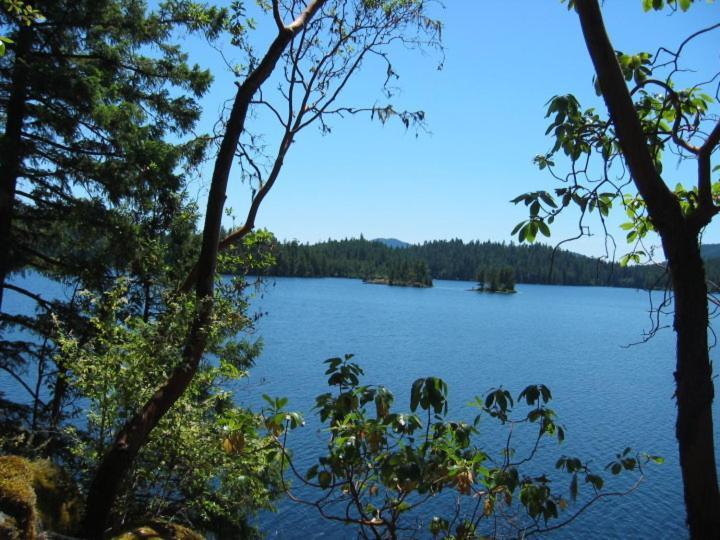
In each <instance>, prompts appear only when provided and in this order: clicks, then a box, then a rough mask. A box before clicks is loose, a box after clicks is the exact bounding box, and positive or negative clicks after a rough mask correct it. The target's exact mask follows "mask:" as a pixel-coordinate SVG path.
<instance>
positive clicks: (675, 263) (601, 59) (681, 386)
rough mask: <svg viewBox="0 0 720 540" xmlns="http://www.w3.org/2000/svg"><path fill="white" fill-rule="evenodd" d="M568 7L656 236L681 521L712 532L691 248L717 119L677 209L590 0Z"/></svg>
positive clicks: (704, 366) (715, 495)
mask: <svg viewBox="0 0 720 540" xmlns="http://www.w3.org/2000/svg"><path fill="white" fill-rule="evenodd" d="M576 7H577V12H578V14H579V16H580V22H581V25H582V30H583V34H584V37H585V42H586V44H587V48H588V51H589V52H590V56H591V58H592V61H593V64H594V67H595V72H596V74H597V79H598V82H599V83H600V88H601V89H602V94H603V98H604V100H605V103H606V105H607V108H608V111H609V113H610V118H611V120H612V122H613V125H614V126H615V130H616V133H617V136H618V138H619V141H620V146H621V147H622V151H623V155H624V157H625V161H626V163H627V165H628V169H629V170H630V173H631V175H632V179H633V182H634V183H635V186H636V187H637V189H638V192H639V193H640V195H641V196H642V197H643V199H644V200H645V204H646V206H647V211H648V215H649V217H650V219H651V221H652V223H653V225H654V227H655V229H656V230H657V231H658V233H659V234H660V237H661V239H662V244H663V250H664V252H665V257H666V258H667V260H668V264H669V268H670V273H671V276H672V285H673V292H674V295H673V297H674V308H675V320H674V329H675V332H676V334H677V367H676V371H675V381H676V393H675V395H676V399H677V407H678V416H677V424H676V436H677V440H678V446H679V451H680V467H681V469H682V478H683V485H684V496H685V506H686V510H687V524H688V527H689V529H690V535H691V537H692V538H720V493H719V492H718V483H717V469H716V464H715V449H714V442H713V419H712V401H713V395H714V390H713V382H712V367H711V364H710V358H709V354H708V342H707V337H708V336H707V326H708V300H707V286H706V284H705V269H704V266H703V261H702V258H701V257H700V246H699V235H700V231H701V230H702V229H703V228H704V227H705V226H706V225H707V224H708V223H710V221H711V220H712V218H713V216H714V215H715V214H716V213H717V211H718V209H717V208H716V207H715V205H714V203H713V200H712V196H711V189H710V186H711V181H710V154H711V153H712V151H713V149H714V148H715V147H716V146H717V144H718V140H719V139H720V124H719V125H717V126H716V127H715V129H714V130H713V132H712V133H711V134H710V135H709V136H708V138H707V140H706V141H705V143H704V144H703V146H701V147H700V148H697V149H694V150H695V151H694V153H695V154H696V155H697V157H698V184H697V187H698V204H697V206H696V208H695V209H694V210H692V211H691V212H689V213H688V214H683V212H682V209H681V207H680V203H679V201H678V200H677V198H676V197H675V196H674V195H673V194H672V193H671V191H670V190H669V189H668V187H667V185H666V184H665V182H664V181H663V179H662V178H661V176H660V174H659V172H658V171H657V169H656V167H655V165H654V161H653V159H652V156H651V154H650V151H649V149H648V146H647V139H646V136H645V134H644V133H643V129H642V125H641V123H640V119H639V118H638V115H637V112H636V110H635V107H634V105H633V101H632V98H631V96H630V93H629V91H628V88H627V85H626V83H625V80H624V78H623V75H622V71H621V69H620V66H619V64H618V61H617V57H616V54H615V50H614V48H613V46H612V44H611V42H610V40H609V38H608V36H607V33H606V31H605V27H604V23H603V19H602V14H601V11H600V7H599V5H598V2H597V0H578V1H577V2H576Z"/></svg>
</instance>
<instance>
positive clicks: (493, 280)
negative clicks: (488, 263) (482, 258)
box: [470, 266, 517, 294]
mask: <svg viewBox="0 0 720 540" xmlns="http://www.w3.org/2000/svg"><path fill="white" fill-rule="evenodd" d="M476 279H477V282H478V284H477V286H476V287H473V288H472V289H470V290H471V291H474V292H488V293H501V294H513V293H516V292H517V291H516V290H515V270H514V269H513V268H512V267H511V266H503V267H502V268H497V267H489V268H485V267H481V268H479V269H478V272H477V277H476Z"/></svg>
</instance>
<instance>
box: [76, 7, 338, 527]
mask: <svg viewBox="0 0 720 540" xmlns="http://www.w3.org/2000/svg"><path fill="white" fill-rule="evenodd" d="M325 1H326V0H313V1H311V2H310V3H309V4H308V5H307V7H306V8H305V10H304V11H303V12H302V13H301V14H300V15H299V16H298V18H297V19H296V20H295V21H293V22H292V23H291V24H289V25H284V24H283V23H282V21H281V19H280V17H279V11H278V3H277V1H274V2H273V14H274V15H275V21H276V23H277V26H278V35H277V37H276V38H275V40H274V41H273V42H272V44H271V45H270V47H269V48H268V50H267V52H266V53H265V56H264V57H263V59H262V61H261V62H260V63H259V64H258V66H257V67H256V68H255V69H254V70H253V71H252V72H251V73H250V74H249V75H248V77H247V78H246V79H245V81H244V82H243V83H242V84H240V85H239V87H238V91H237V93H236V95H235V100H234V103H233V107H232V110H231V112H230V116H229V118H228V121H227V124H226V126H225V134H224V136H223V139H222V143H221V145H220V149H219V151H218V155H217V158H216V160H215V167H214V170H213V175H212V180H211V185H210V193H209V196H208V202H207V209H206V213H205V223H204V227H203V235H202V247H201V251H200V256H199V258H198V262H197V264H196V265H195V268H194V271H193V278H194V279H191V280H187V281H186V285H185V286H186V287H187V290H190V289H191V288H192V287H193V286H194V288H195V296H196V300H197V308H196V314H195V317H194V320H193V323H192V325H191V327H190V330H189V333H188V337H187V339H186V342H185V346H184V349H183V353H182V362H181V364H180V365H179V366H178V367H177V368H176V369H175V370H174V371H173V372H172V373H171V375H170V376H169V377H168V379H167V380H166V381H165V382H164V383H163V384H162V385H161V386H160V387H159V388H158V389H157V390H156V391H155V393H154V394H153V396H152V397H151V398H150V400H149V401H148V402H147V403H145V405H144V406H143V407H142V408H141V409H140V411H139V412H138V413H137V414H136V415H135V416H134V417H133V418H131V419H130V420H129V421H128V423H127V424H126V425H125V426H124V427H123V429H121V430H120V432H119V433H118V435H117V437H116V439H115V441H114V443H113V445H112V446H111V447H110V449H109V451H108V452H107V453H106V454H105V456H104V457H103V459H102V461H101V462H100V465H99V467H98V469H97V471H96V473H95V476H94V478H93V481H92V483H91V485H90V489H89V491H88V495H87V503H86V511H85V520H84V523H83V529H82V534H83V536H84V537H86V538H102V536H103V535H104V533H105V532H106V527H107V523H108V520H109V516H110V513H111V511H112V507H113V504H114V502H115V499H116V497H117V495H118V491H119V489H120V486H121V484H122V482H123V480H124V479H125V477H126V475H127V473H128V471H129V470H130V468H131V467H132V464H133V461H134V460H135V457H136V456H137V454H138V452H139V451H140V449H141V448H142V447H143V445H144V444H145V443H146V442H147V440H148V437H149V435H150V432H151V431H152V430H153V428H154V427H155V426H157V424H158V423H159V422H160V420H161V419H162V418H163V416H164V415H165V413H167V411H168V410H169V409H170V408H171V407H172V406H173V404H174V403H175V402H176V401H177V400H178V399H179V398H180V396H182V394H183V393H184V392H185V390H186V389H187V387H188V386H189V385H190V383H191V382H192V380H193V377H194V376H195V373H196V372H197V369H198V366H199V363H200V359H201V358H202V355H203V353H204V352H205V346H206V343H207V336H206V331H207V326H208V324H209V323H210V320H211V317H212V311H213V295H214V282H215V271H216V267H217V256H218V246H219V243H220V229H221V222H222V215H223V207H224V204H225V197H226V190H227V184H228V178H229V176H230V170H231V168H232V164H233V159H234V155H235V151H236V149H237V146H238V142H239V140H240V136H241V134H242V133H243V131H244V128H245V119H246V116H247V112H248V108H249V106H250V103H251V101H252V99H253V97H254V96H255V94H256V93H257V91H258V90H259V89H260V87H261V86H262V84H263V83H264V82H265V81H266V80H267V79H268V77H269V76H270V75H271V74H272V72H273V70H274V69H275V65H276V64H277V62H278V60H279V59H280V57H281V56H282V54H283V52H284V51H285V49H286V48H287V47H288V45H289V44H290V42H291V41H292V40H293V38H294V37H295V36H296V35H297V33H298V32H299V31H300V30H302V29H303V27H304V26H305V25H306V24H307V23H308V21H310V19H311V18H312V17H313V16H314V15H315V13H316V12H317V11H318V10H319V9H320V7H321V6H322V5H323V4H324V3H325ZM247 232H249V229H248V231H247Z"/></svg>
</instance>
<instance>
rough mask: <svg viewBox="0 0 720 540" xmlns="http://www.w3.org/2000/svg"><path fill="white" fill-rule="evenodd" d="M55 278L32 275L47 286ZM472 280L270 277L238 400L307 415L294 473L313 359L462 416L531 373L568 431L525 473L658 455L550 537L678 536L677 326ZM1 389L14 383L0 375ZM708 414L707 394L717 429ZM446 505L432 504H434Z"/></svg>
mask: <svg viewBox="0 0 720 540" xmlns="http://www.w3.org/2000/svg"><path fill="white" fill-rule="evenodd" d="M24 279H33V278H32V276H30V277H28V278H24ZM34 285H35V286H36V285H37V284H34ZM53 285H54V284H48V283H45V284H43V285H42V286H43V287H47V291H46V292H47V293H52V292H53V290H55V289H57V287H55V289H53ZM471 286H473V283H469V282H453V281H437V280H436V281H435V287H433V288H431V289H413V288H402V287H388V286H381V285H365V284H363V283H361V282H360V281H358V280H350V279H302V278H277V279H274V280H270V281H268V282H267V283H266V285H264V286H263V288H262V289H261V291H262V294H259V295H258V296H257V297H256V298H255V299H254V300H253V306H254V309H255V310H258V311H261V312H263V313H264V315H263V316H262V317H261V318H260V320H259V321H258V323H257V330H256V334H257V336H260V337H262V338H263V339H264V342H265V348H264V351H263V354H262V355H261V357H260V358H259V360H258V363H257V366H256V367H255V368H253V369H252V370H251V372H250V376H249V378H248V379H246V380H244V381H242V382H241V383H240V384H239V385H238V387H237V389H236V390H237V401H238V402H240V403H243V404H246V405H251V406H253V407H260V406H262V404H263V403H262V400H261V399H260V396H261V394H263V393H266V394H270V395H272V396H287V397H288V398H290V403H289V405H288V409H290V410H296V411H300V412H302V413H303V414H304V415H305V417H306V420H307V425H306V426H305V427H303V428H300V429H298V430H296V431H294V432H293V433H292V435H291V438H290V443H289V446H290V447H291V448H292V449H293V451H294V452H295V455H296V462H297V464H298V467H299V468H300V469H301V470H302V471H304V470H306V469H307V467H309V466H310V465H311V464H312V463H314V460H315V459H316V457H317V456H318V455H319V453H320V452H321V451H322V448H323V444H324V442H323V441H324V439H325V434H324V433H322V432H320V431H319V429H318V428H319V424H318V422H317V420H316V419H315V417H314V416H313V413H312V407H313V405H314V398H315V396H316V395H318V394H320V393H322V392H325V391H327V386H326V376H324V371H325V366H324V365H323V364H322V362H323V360H325V359H327V358H329V357H333V356H340V355H343V354H345V353H354V354H355V355H356V356H355V360H357V361H358V362H359V363H360V364H361V365H362V366H363V368H364V369H365V381H364V382H365V383H367V384H379V383H381V384H384V385H386V386H388V387H389V388H390V389H391V390H392V391H393V392H394V393H395V396H396V402H395V407H394V409H395V410H401V411H403V410H404V411H407V410H409V388H410V385H411V384H412V382H413V381H414V380H415V379H416V378H418V377H426V376H429V375H435V376H439V377H442V378H443V379H445V381H446V382H447V383H448V385H449V399H450V416H451V417H455V418H458V419H463V420H469V419H471V418H472V417H473V416H474V414H473V413H472V411H471V410H470V409H469V407H468V406H467V402H468V401H470V400H471V399H473V398H474V396H476V395H481V394H483V393H485V392H486V391H487V390H488V389H490V388H492V387H497V386H499V385H503V386H504V387H505V388H507V389H509V390H511V392H512V393H513V394H514V395H516V394H517V393H518V392H519V391H520V390H522V388H524V387H525V386H527V385H529V384H536V383H543V384H545V385H547V386H549V387H550V388H551V390H552V392H553V396H554V400H553V403H552V406H553V408H554V409H555V410H556V411H557V413H558V415H559V417H560V421H561V423H562V424H564V426H565V427H566V428H567V439H566V442H565V443H563V444H562V445H560V446H558V444H557V443H556V442H554V441H548V442H546V443H545V444H544V445H543V448H542V453H541V454H540V455H539V457H538V459H537V460H535V461H534V463H533V466H534V467H536V469H537V472H542V471H551V470H552V468H553V464H554V462H555V460H556V459H557V457H559V456H560V455H561V454H566V455H577V456H579V457H583V458H592V459H593V464H594V465H595V467H596V468H597V469H600V470H602V468H603V466H604V465H605V464H606V463H607V462H609V461H610V460H611V459H612V458H613V457H614V454H615V453H616V452H619V451H621V450H622V449H623V448H625V447H626V446H631V447H632V448H634V449H636V450H641V451H647V452H649V453H652V454H659V455H661V456H663V457H665V459H666V461H665V463H664V464H662V465H649V466H648V467H647V470H646V472H647V475H646V480H645V482H644V483H643V484H642V485H641V486H640V488H639V490H638V491H636V492H635V493H633V494H631V495H629V496H627V497H623V498H615V499H609V500H607V501H603V502H600V503H598V504H597V505H596V506H594V507H593V508H592V509H591V510H590V511H588V512H587V513H584V514H583V515H581V516H580V517H579V518H578V519H577V520H575V521H574V522H573V523H572V524H571V525H569V526H568V527H566V528H564V529H561V530H559V531H557V532H555V533H553V534H552V535H549V537H551V538H578V539H580V538H583V539H585V538H598V539H599V538H673V539H675V538H685V537H687V533H686V531H685V527H684V524H683V522H684V508H683V502H682V485H681V480H680V470H679V466H678V460H677V445H676V441H675V436H674V423H675V403H674V401H673V399H672V395H673V390H674V381H673V377H672V372H673V369H674V363H675V359H674V350H675V341H674V337H675V336H674V334H673V332H672V331H671V330H669V329H666V330H663V331H661V332H660V333H658V335H656V336H655V337H654V338H653V339H652V340H650V341H649V342H647V343H644V344H641V345H637V346H633V347H629V348H627V347H626V346H627V345H628V344H631V343H634V342H637V341H640V340H641V339H642V337H643V330H647V329H648V328H649V325H650V320H649V318H648V309H649V307H650V304H649V297H648V294H647V293H646V292H641V291H635V290H630V289H613V288H601V287H561V286H542V285H519V286H518V293H517V294H514V295H500V294H496V295H493V294H479V293H473V292H469V291H468V289H469V288H470V287H471ZM58 290H59V289H58ZM7 302H8V303H7V304H6V306H7V307H8V309H9V310H11V311H26V310H27V306H24V305H22V302H21V300H20V298H19V297H18V296H17V295H13V294H12V293H9V294H8V297H7ZM666 322H669V321H666ZM711 354H713V356H714V350H713V351H712V352H711ZM0 390H4V391H7V392H8V393H9V394H10V395H12V394H13V393H14V392H15V391H16V389H13V388H12V384H11V383H10V382H9V381H8V379H7V377H3V376H0ZM717 412H718V404H717V400H716V403H715V419H716V424H715V425H716V433H715V436H716V440H718V434H719V430H718V429H717V425H718V414H717ZM494 433H496V432H494V431H493V430H492V429H487V430H486V429H485V428H481V435H480V437H479V439H478V443H479V445H481V446H483V448H486V449H487V450H493V451H495V450H499V448H500V447H501V444H499V443H498V441H497V437H496V436H494ZM607 476H609V475H606V477H607ZM561 485H562V486H563V488H564V487H565V486H567V482H566V481H565V482H564V483H563V484H561ZM613 485H614V484H613V483H612V482H609V483H608V485H607V488H608V489H612V487H613ZM619 485H620V486H622V485H625V484H623V483H622V482H620V483H619ZM443 504H445V506H443ZM446 508H447V506H446V503H443V502H442V501H440V502H438V503H437V504H435V505H434V506H433V508H432V511H433V512H434V511H436V510H437V511H442V510H444V509H446ZM428 517H431V516H430V515H429V514H428ZM258 522H259V525H261V527H262V528H263V530H264V531H265V533H266V535H267V536H268V537H269V538H283V539H300V538H302V539H307V538H352V537H354V534H353V532H354V531H353V530H352V529H351V528H344V527H342V526H341V525H337V524H333V523H330V522H326V521H323V520H322V519H321V518H320V517H319V516H318V515H317V513H316V511H315V510H314V509H308V508H306V507H302V506H299V505H297V504H295V503H292V502H290V501H287V500H286V501H282V502H281V503H280V504H279V512H278V513H266V514H263V515H262V516H260V517H259V521H258Z"/></svg>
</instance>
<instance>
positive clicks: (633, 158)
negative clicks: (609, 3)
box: [576, 0, 683, 230]
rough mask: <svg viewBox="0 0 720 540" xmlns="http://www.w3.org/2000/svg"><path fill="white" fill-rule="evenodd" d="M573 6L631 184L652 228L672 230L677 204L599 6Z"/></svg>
mask: <svg viewBox="0 0 720 540" xmlns="http://www.w3.org/2000/svg"><path fill="white" fill-rule="evenodd" d="M576 7H577V12H578V15H579V17H580V24H581V26H582V31H583V35H584V37H585V43H586V45H587V48H588V52H589V53H590V57H591V58H592V62H593V65H594V67H595V72H596V74H597V78H598V82H599V83H600V88H601V90H602V94H603V99H604V100H605V104H606V105H607V108H608V112H609V113H610V118H611V119H612V122H613V125H614V126H615V131H616V133H617V135H618V139H619V142H620V146H621V147H622V150H623V155H624V156H625V160H626V161H627V164H628V169H629V170H630V174H631V175H632V178H633V181H634V182H635V185H636V187H637V188H638V191H639V192H640V195H641V196H642V197H643V199H644V200H645V203H646V204H647V206H648V209H649V210H650V215H651V216H652V219H653V222H654V224H655V226H656V227H657V228H658V229H659V230H662V229H669V228H672V227H673V226H675V225H677V224H679V223H680V222H682V220H683V215H682V211H681V209H680V204H679V203H678V201H677V199H676V198H675V196H674V195H673V194H672V192H671V191H670V190H669V189H668V187H667V185H666V184H665V182H663V179H662V178H661V177H660V174H659V173H658V171H657V169H656V168H655V163H654V161H653V158H652V156H651V155H650V151H649V150H648V147H647V142H646V139H645V134H644V132H643V128H642V124H641V123H640V119H639V118H638V115H637V111H636V110H635V106H634V104H633V101H632V97H631V96H630V92H629V90H628V88H627V85H626V84H625V79H624V77H623V74H622V70H621V69H620V65H619V64H618V60H617V56H616V54H615V49H614V48H613V46H612V43H611V42H610V39H609V38H608V35H607V32H606V30H605V23H604V21H603V18H602V13H601V11H600V6H599V5H598V2H597V0H578V1H577V2H576Z"/></svg>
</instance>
